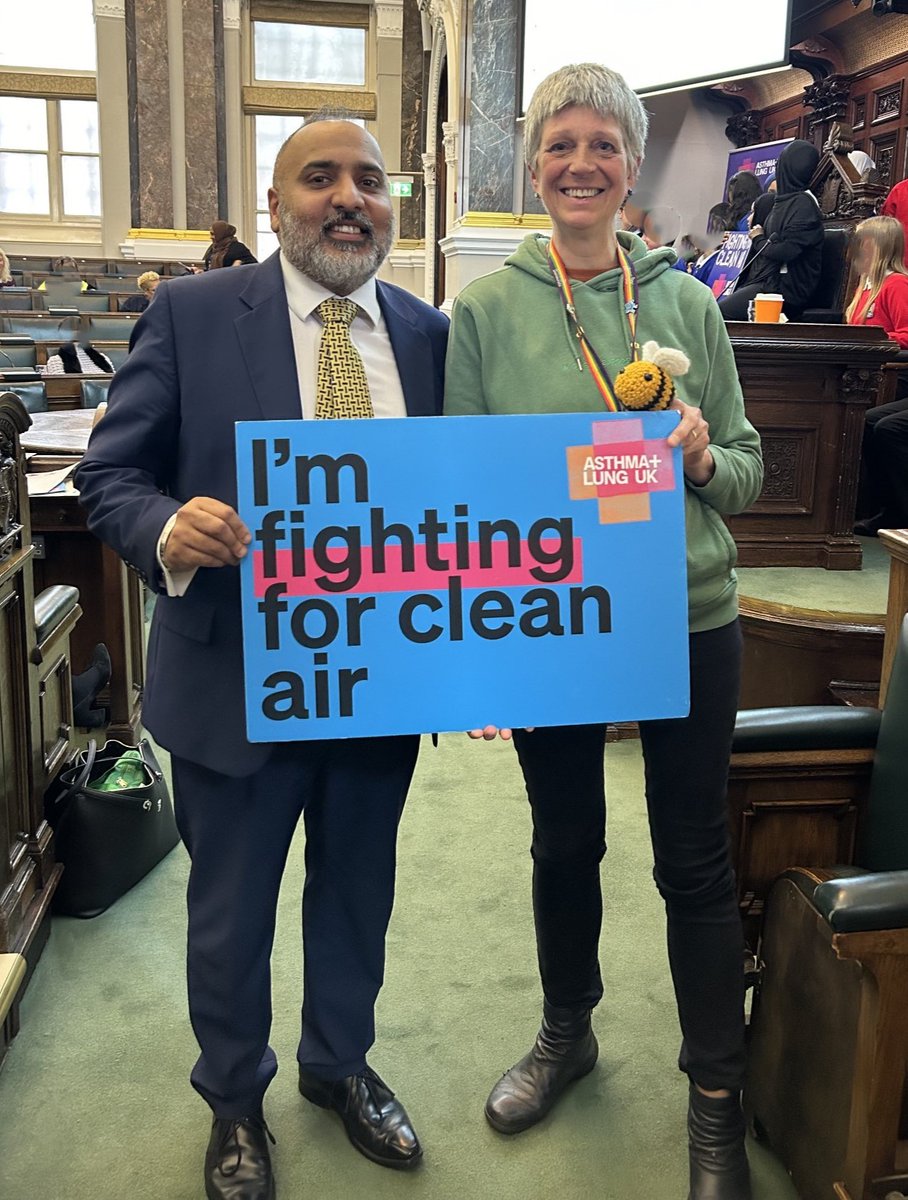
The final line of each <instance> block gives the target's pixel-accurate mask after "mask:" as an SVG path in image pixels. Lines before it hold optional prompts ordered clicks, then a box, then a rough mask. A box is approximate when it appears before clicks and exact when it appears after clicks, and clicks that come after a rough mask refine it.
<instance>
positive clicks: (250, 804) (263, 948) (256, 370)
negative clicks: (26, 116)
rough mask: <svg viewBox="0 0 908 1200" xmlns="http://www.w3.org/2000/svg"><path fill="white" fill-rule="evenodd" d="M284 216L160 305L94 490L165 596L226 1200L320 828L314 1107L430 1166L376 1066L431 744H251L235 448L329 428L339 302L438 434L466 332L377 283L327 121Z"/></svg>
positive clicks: (101, 443)
mask: <svg viewBox="0 0 908 1200" xmlns="http://www.w3.org/2000/svg"><path fill="white" fill-rule="evenodd" d="M268 201H269V208H270V212H271V227H272V229H273V230H274V231H275V232H276V233H277V234H278V237H279V240H280V243H281V250H280V252H279V253H278V254H274V255H273V256H272V257H271V258H269V259H268V260H267V261H265V262H263V263H261V264H260V265H256V266H246V267H241V268H239V269H237V270H231V271H212V272H209V273H208V274H206V275H204V276H197V277H187V278H185V279H175V280H168V281H167V283H166V284H165V285H164V286H162V287H161V288H159V289H158V294H157V297H156V299H155V303H154V304H153V305H151V306H150V307H149V308H148V310H147V312H146V313H145V314H144V315H143V316H142V317H141V318H140V320H139V323H138V325H137V327H136V330H135V333H134V337H133V344H132V348H131V352H130V355H129V358H128V359H127V361H126V363H125V364H124V365H123V367H121V369H120V370H119V371H118V373H117V375H116V378H115V379H114V381H113V383H112V384H111V388H110V397H109V409H108V412H107V414H106V416H105V417H104V419H103V420H102V421H101V422H100V424H99V425H98V426H97V428H96V429H95V432H94V434H93V435H92V439H91V444H90V446H89V449H88V452H87V454H86V455H85V458H84V460H83V462H82V464H81V465H80V467H79V470H78V473H77V486H78V488H79V490H80V492H81V497H82V503H83V504H84V506H85V508H86V509H87V510H88V514H89V525H90V527H91V528H92V529H93V530H94V531H95V532H96V533H97V534H98V536H99V537H101V538H102V539H103V540H104V541H106V542H108V543H109V544H110V545H111V546H112V547H113V548H114V549H115V550H117V552H118V553H119V554H120V555H121V556H122V557H123V558H124V559H125V561H126V562H127V563H128V564H129V565H130V566H131V567H133V569H134V570H136V571H137V572H138V573H139V575H140V576H141V577H142V579H143V580H145V581H146V582H147V583H148V585H149V586H150V587H151V588H153V589H154V590H155V591H156V592H157V593H158V598H157V602H156V605H155V613H154V620H153V624H152V629H151V635H150V639H149V645H148V684H147V689H146V693H145V697H144V702H143V704H144V722H145V724H146V726H147V727H148V729H149V730H150V731H151V733H152V734H153V735H154V737H155V738H156V739H157V741H158V742H160V744H161V745H163V746H164V747H166V748H167V749H168V750H169V751H170V752H171V756H172V764H173V781H174V797H175V806H176V810H177V820H178V824H179V827H180V832H181V834H182V837H183V840H184V842H185V844H186V847H187V849H188V851H189V854H190V857H191V860H192V867H191V872H190V880H189V891H188V912H189V939H188V986H189V1008H190V1016H191V1020H192V1025H193V1029H194V1031H195V1034H196V1037H197V1040H198V1042H199V1046H200V1050H201V1053H200V1056H199V1059H198V1061H197V1063H196V1065H195V1067H194V1069H193V1072H192V1082H193V1085H194V1086H195V1088H196V1089H197V1090H198V1091H199V1092H200V1094H201V1095H202V1096H203V1097H204V1098H205V1099H206V1100H207V1101H208V1103H209V1105H210V1106H211V1108H212V1111H213V1114H214V1121H213V1125H212V1131H211V1138H210V1141H209V1145H208V1152H207V1154H206V1159H205V1188H206V1195H207V1196H208V1197H209V1198H210V1200H270V1198H271V1197H273V1196H274V1194H275V1193H274V1179H273V1175H272V1170H271V1162H270V1156H269V1150H268V1137H269V1136H270V1134H269V1131H268V1129H267V1126H266V1125H265V1122H264V1117H263V1115H262V1099H263V1096H264V1093H265V1090H266V1088H267V1086H268V1084H269V1082H270V1081H271V1079H272V1077H273V1076H274V1073H275V1071H276V1069H277V1063H276V1059H275V1056H274V1052H273V1051H272V1049H271V1047H270V1046H269V1045H268V1037H269V1031H270V1025H271V979H270V955H271V948H272V942H273V936H274V922H275V909H276V903H277V896H278V889H279V886H280V881H281V875H282V873H283V869H284V864H285V860H286V857H287V852H288V848H289V846H290V842H291V838H292V836H293V832H294V829H295V827H296V825H297V823H298V820H299V817H300V815H302V817H303V820H304V822H305V827H306V883H305V888H304V893H303V896H304V912H303V940H304V948H305V969H304V1000H303V1010H302V1036H301V1040H300V1043H299V1050H298V1060H299V1088H300V1091H301V1092H302V1094H303V1095H304V1096H305V1097H306V1098H307V1099H309V1100H311V1101H312V1102H314V1103H315V1104H318V1105H321V1106H322V1107H324V1108H330V1109H333V1110H334V1111H336V1112H337V1113H338V1114H339V1115H340V1117H341V1119H342V1121H343V1123H344V1126H345V1128H346V1131H347V1135H348V1137H349V1138H350V1140H351V1142H352V1143H353V1144H354V1146H356V1148H357V1149H358V1150H360V1151H361V1152H362V1153H363V1154H365V1155H366V1156H367V1157H368V1158H370V1159H372V1160H373V1161H375V1162H378V1163H381V1164H382V1165H384V1166H389V1167H410V1166H413V1165H415V1164H416V1163H417V1162H418V1161H419V1160H420V1158H421V1155H422V1150H421V1147H420V1144H419V1141H418V1139H417V1137H416V1134H415V1132H414V1131H413V1127H412V1125H411V1123H410V1121H409V1118H408V1116H407V1113H406V1111H405V1110H404V1107H403V1105H402V1104H401V1103H400V1101H399V1100H397V1099H396V1098H395V1096H394V1094H393V1092H392V1091H391V1090H390V1089H389V1088H388V1087H387V1086H386V1085H385V1083H384V1082H383V1081H382V1080H381V1079H380V1077H379V1076H378V1075H377V1074H376V1073H375V1072H374V1071H373V1070H372V1069H371V1068H370V1067H369V1066H368V1065H367V1062H366V1054H367V1052H368V1050H369V1048H370V1047H371V1045H372V1043H373V1040H374V1036H375V1025H374V1004H375V999H376V997H377V995H378V991H379V989H380V987H381V983H382V976H383V970H384V949H385V933H386V929H387V925H388V920H389V918H390V915H391V907H392V903H393V896H394V871H395V847H396V836H397V826H398V822H399V820H400V816H401V812H402V809H403V805H404V800H405V798H406V793H407V788H408V786H409V783H410V779H411V776H412V773H413V768H414V766H415V763H416V755H417V748H418V739H417V738H416V737H394V738H361V739H353V740H347V741H311V742H304V743H293V744H284V745H275V746H273V745H261V744H259V745H253V744H250V742H249V741H248V740H247V738H246V731H245V723H244V692H243V664H242V627H241V618H240V590H239V572H238V563H239V562H240V560H241V559H242V558H243V557H244V556H245V554H246V553H247V549H248V544H249V541H250V533H249V531H248V529H247V528H246V526H245V525H244V524H243V522H242V521H241V520H240V518H239V516H238V515H237V513H236V502H237V500H236V469H235V452H234V442H233V439H234V423H235V422H236V421H241V420H257V419H259V420H260V419H263V418H264V419H275V420H286V419H290V418H294V417H302V418H312V417H314V416H315V402H316V377H317V366H318V362H319V354H320V345H321V337H322V328H323V327H322V320H321V317H320V313H322V312H324V313H325V314H327V311H328V310H327V309H323V310H320V309H319V307H318V306H319V304H321V303H322V302H323V301H325V300H327V299H330V298H331V297H338V296H339V297H346V298H349V299H350V300H352V301H353V302H354V303H355V305H356V313H355V316H354V317H352V325H351V326H350V332H349V336H350V341H351V342H352V345H353V347H354V348H355V352H356V355H358V358H359V360H361V363H362V367H363V368H364V371H365V379H366V382H367V384H368V396H367V398H366V403H367V404H369V403H371V407H372V411H373V412H374V415H375V416H404V415H410V416H429V415H435V414H438V413H440V412H441V406H442V391H443V370H444V355H445V347H446V342H447V319H446V317H444V316H443V315H442V314H441V313H439V312H437V311H436V310H435V309H434V308H431V307H430V306H429V305H427V304H424V303H423V302H422V301H420V300H417V299H415V298H414V297H413V296H411V295H409V294H408V293H406V292H404V291H402V290H401V289H400V288H396V287H393V286H391V285H388V284H384V283H378V282H377V281H376V280H375V272H376V271H377V270H378V268H379V267H380V265H381V263H382V262H383V261H384V259H385V257H386V256H387V254H388V251H389V250H390V248H391V245H392V242H393V238H394V219H393V210H392V207H391V201H390V198H389V190H388V181H387V177H386V174H385V170H384V166H383V163H382V157H381V153H380V151H379V148H378V146H377V144H376V143H375V141H374V139H373V138H372V137H371V136H370V135H369V134H367V133H366V132H365V131H364V130H363V129H361V128H359V127H358V126H357V125H355V124H353V123H352V122H351V121H345V120H336V119H331V118H325V119H315V120H310V121H309V122H307V124H306V125H305V126H304V127H303V128H302V129H300V130H298V131H297V132H296V133H295V134H293V135H292V136H291V137H290V138H288V140H287V141H286V142H285V143H284V146H283V147H282V148H281V150H280V153H279V154H278V158H277V161H276V163H275V168H274V180H273V187H272V188H270V189H269V193H268ZM332 303H334V304H336V303H337V301H333V302H332ZM347 308H348V309H349V306H347ZM351 311H352V310H351ZM326 320H327V315H326ZM357 369H358V368H357ZM359 378H361V375H360V376H359ZM361 390H363V391H365V388H363V389H361ZM323 412H324V409H321V410H320V412H319V415H320V416H321V415H323Z"/></svg>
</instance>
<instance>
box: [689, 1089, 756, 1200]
mask: <svg viewBox="0 0 908 1200" xmlns="http://www.w3.org/2000/svg"><path fill="white" fill-rule="evenodd" d="M687 1134H688V1140H689V1145H690V1195H689V1196H688V1200H751V1191H750V1168H749V1167H748V1164H747V1152H746V1151H745V1149H744V1114H743V1112H742V1111H741V1101H740V1099H739V1097H738V1096H737V1095H731V1096H704V1095H703V1093H702V1092H701V1091H700V1089H699V1088H698V1087H697V1086H696V1084H693V1083H692V1084H691V1085H690V1105H689V1108H688V1115H687Z"/></svg>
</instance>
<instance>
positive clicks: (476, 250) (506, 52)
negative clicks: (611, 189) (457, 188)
mask: <svg viewBox="0 0 908 1200" xmlns="http://www.w3.org/2000/svg"><path fill="white" fill-rule="evenodd" d="M520 10H521V0H472V3H471V6H470V9H469V18H468V23H467V35H466V40H467V45H466V48H465V54H466V56H467V62H468V64H469V67H468V74H469V82H468V87H467V96H466V97H465V103H464V112H463V126H462V133H463V144H464V147H465V150H464V153H465V154H466V163H465V164H464V171H463V178H462V197H461V205H460V213H461V215H460V216H459V217H458V219H457V220H456V221H455V222H454V225H453V227H452V228H451V229H450V231H449V232H448V234H447V236H445V237H443V238H442V239H441V241H440V245H441V249H442V253H443V254H444V256H445V261H446V266H445V292H446V297H445V301H444V306H445V307H448V306H449V305H450V304H451V303H452V301H453V298H454V297H455V296H456V295H457V293H458V292H459V291H460V289H461V288H462V287H464V286H465V285H466V284H467V283H469V282H470V281H471V280H473V279H476V278H478V277H479V276H480V275H485V274H488V272H490V271H494V270H496V269H497V268H498V267H500V266H501V265H502V263H503V262H504V259H505V258H507V256H508V255H509V254H511V253H512V252H513V251H514V249H516V247H517V245H518V244H519V243H520V242H521V241H522V240H523V238H524V237H525V236H526V235H527V233H529V232H531V231H533V230H535V229H548V228H550V222H549V220H548V217H547V216H546V215H545V213H544V210H543V209H542V207H541V205H540V204H539V202H538V201H537V200H536V199H535V197H534V196H533V194H532V189H531V188H530V187H529V183H528V180H527V177H526V168H525V166H524V163H523V153H522V136H521V128H520V122H519V116H520V109H519V100H518V94H517V92H518V82H519V81H518V77H517V62H518V60H519V54H520V44H519V43H520V17H521V12H520Z"/></svg>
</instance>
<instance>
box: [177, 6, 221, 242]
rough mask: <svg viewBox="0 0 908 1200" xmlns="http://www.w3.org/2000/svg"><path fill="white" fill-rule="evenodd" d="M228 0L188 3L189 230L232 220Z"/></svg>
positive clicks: (185, 40)
mask: <svg viewBox="0 0 908 1200" xmlns="http://www.w3.org/2000/svg"><path fill="white" fill-rule="evenodd" d="M222 10H223V4H222V0H182V18H183V88H182V95H183V127H184V147H185V191H186V228H187V229H208V228H209V227H210V225H211V222H212V221H213V220H215V219H216V218H221V219H222V220H229V219H230V214H229V213H228V212H227V204H226V199H227V197H226V191H227V172H226V165H227V164H226V127H225V120H224V36H223V11H222Z"/></svg>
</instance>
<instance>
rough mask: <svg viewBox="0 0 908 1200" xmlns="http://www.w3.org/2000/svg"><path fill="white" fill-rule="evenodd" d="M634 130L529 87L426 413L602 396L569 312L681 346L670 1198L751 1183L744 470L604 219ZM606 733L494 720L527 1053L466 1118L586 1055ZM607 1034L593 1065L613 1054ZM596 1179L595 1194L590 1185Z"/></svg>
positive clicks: (670, 868)
mask: <svg viewBox="0 0 908 1200" xmlns="http://www.w3.org/2000/svg"><path fill="white" fill-rule="evenodd" d="M646 131H647V115H646V111H645V110H644V108H643V105H642V104H641V102H640V100H639V98H638V96H637V95H636V94H635V93H634V92H633V91H632V90H631V89H630V88H629V87H628V85H627V83H626V82H625V80H624V79H623V78H622V77H621V76H620V75H618V74H617V73H616V72H614V71H611V70H609V69H607V68H606V67H602V66H599V65H596V64H590V63H585V64H582V65H579V66H568V67H563V68H561V69H560V70H559V71H556V72H555V73H554V74H552V75H550V76H549V77H548V78H547V79H545V80H543V82H542V83H541V84H540V85H539V87H538V88H537V89H536V92H535V93H534V95H533V98H532V100H531V102H530V104H529V106H528V108H527V114H526V126H525V150H526V160H527V166H528V167H529V170H530V175H531V178H532V182H533V186H534V189H535V191H537V192H538V193H539V194H540V195H541V196H542V200H543V203H544V204H545V207H546V210H547V211H548V213H549V216H550V217H551V220H552V227H553V233H552V237H551V240H550V239H548V238H545V237H543V236H541V235H539V236H536V235H530V236H529V237H527V238H525V239H524V241H523V242H522V243H521V244H520V245H519V246H518V248H517V250H516V251H515V253H514V254H512V255H511V257H510V258H509V259H508V260H507V262H506V264H505V266H504V268H503V269H502V270H500V271H495V272H493V273H492V274H490V275H486V276H483V277H482V278H480V279H476V280H474V281H473V282H472V283H470V284H468V285H467V287H466V288H465V289H463V291H461V293H460V294H459V296H458V297H457V299H456V300H455V302H454V312H453V316H452V324H451V336H450V342H449V347H448V358H447V377H446V380H447V381H446V388H445V412H446V413H451V414H455V415H480V414H506V413H545V412H589V413H599V412H604V411H605V410H606V407H607V401H606V397H607V396H608V395H609V392H610V388H609V381H608V380H607V379H605V377H604V376H603V377H601V378H600V379H597V378H596V377H595V376H594V375H593V374H592V373H590V372H589V371H587V370H585V369H584V370H582V371H580V372H578V370H577V358H578V355H577V351H576V349H575V347H576V340H575V337H574V335H573V333H572V332H571V326H572V324H573V323H574V316H573V314H574V313H575V312H576V321H577V323H578V325H582V327H583V329H585V330H586V333H587V336H588V339H589V341H590V342H591V344H592V346H593V348H594V349H595V351H596V355H597V357H598V359H599V360H600V362H601V363H603V364H605V363H607V364H608V366H609V368H610V369H611V370H612V371H614V372H616V373H617V371H618V370H620V369H621V368H622V367H624V366H625V365H626V364H627V363H628V361H629V360H632V359H633V358H634V357H635V355H634V351H633V348H632V347H633V345H634V343H635V342H636V343H640V344H642V343H645V342H646V341H647V340H649V339H650V338H654V339H657V340H658V341H659V342H660V343H661V344H662V345H668V346H673V347H677V348H678V349H680V350H682V351H683V352H684V353H685V354H686V355H687V357H688V358H689V359H690V362H691V368H690V371H689V372H688V373H687V374H686V375H684V376H683V378H679V379H678V381H677V385H678V391H679V396H678V397H677V398H676V399H675V401H674V402H673V404H672V407H673V408H674V409H675V410H676V411H677V412H678V414H679V418H680V419H679V423H678V425H677V426H676V427H675V429H674V431H673V433H672V434H671V435H670V436H669V438H668V439H667V447H668V448H671V447H674V446H680V447H681V450H682V454H683V470H684V485H685V486H684V503H685V510H686V519H687V554H688V609H689V623H690V636H689V642H688V646H689V653H690V683H691V701H690V715H689V716H687V717H683V718H678V719H675V720H665V721H641V723H640V737H641V742H642V746H643V756H644V762H645V765H646V802H647V807H648V812H649V821H650V829H651V833H652V839H653V846H654V853H655V863H656V869H655V878H656V883H657V886H658V888H659V891H660V893H661V895H662V897H663V899H664V901H665V906H666V912H667V918H668V945H669V959H670V964H671V972H672V978H673V981H674V985H675V993H676V996H677V1003H678V1012H679V1016H680V1021H681V1027H682V1033H683V1044H682V1048H681V1056H680V1060H679V1065H680V1067H681V1070H682V1071H684V1072H685V1074H686V1075H687V1077H688V1080H689V1109H688V1132H689V1148H690V1198H691V1200H750V1197H751V1187H750V1177H749V1171H748V1164H747V1157H746V1153H745V1148H744V1117H743V1113H742V1111H741V1105H740V1091H741V1087H742V1084H743V1080H744V1064H745V1042H744V978H743V971H742V965H741V964H742V960H743V954H744V945H743V932H742V926H741V919H740V916H739V913H738V902H737V897H736V890H735V879H734V872H733V869H732V864H731V856H730V850H729V835H728V817H727V810H726V805H727V799H726V784H727V776H728V764H729V756H730V751H731V739H732V732H733V730H734V724H735V716H736V713H737V707H738V684H739V669H740V655H741V633H740V629H739V625H738V617H737V594H736V581H735V574H734V570H733V565H734V562H735V557H736V553H735V545H734V542H733V541H732V538H731V535H730V534H729V533H728V530H727V529H726V527H725V524H724V522H723V520H722V516H723V515H724V514H729V513H735V512H742V511H743V510H744V509H746V508H747V507H748V506H749V505H750V504H752V503H753V501H754V500H755V499H756V497H757V496H758V495H759V492H760V487H761V482H762V477H763V466H762V461H761V457H760V439H759V437H758V435H757V433H756V430H755V429H754V428H753V426H752V425H751V424H750V423H749V422H748V420H747V417H746V416H745V413H744V401H743V397H742V394H741V386H740V383H739V381H738V373H737V369H736V367H735V361H734V355H733V354H732V349H731V344H730V343H729V340H728V335H727V333H726V330H725V326H724V324H723V322H722V319H721V316H720V314H719V310H718V308H717V306H716V304H715V301H714V300H713V297H712V295H711V294H710V292H709V291H708V289H706V288H704V287H703V286H702V285H701V284H699V283H697V282H695V281H694V280H692V279H689V278H688V277H687V275H685V274H682V273H681V272H680V271H673V270H671V265H672V263H673V262H674V257H675V256H674V253H673V251H671V250H669V249H666V248H664V247H663V248H659V249H657V250H652V251H647V249H646V246H645V245H644V244H643V242H642V240H641V239H640V238H639V237H636V236H635V235H633V234H628V233H624V232H623V231H616V229H615V218H616V215H617V212H618V209H619V206H620V205H621V203H622V201H623V199H624V196H625V194H626V192H627V190H628V188H630V187H633V186H634V183H635V181H636V176H637V172H638V170H639V168H640V164H641V162H642V160H643V151H644V143H645V140H646ZM565 278H569V280H570V281H571V285H570V292H571V296H572V297H573V298H572V299H571V296H569V295H568V292H567V290H565V289H564V287H563V282H564V279H565ZM635 292H636V294H637V300H636V301H635V300H634V299H633V297H634V294H635ZM528 331H531V332H530V333H529V334H528ZM102 424H103V422H102ZM498 436H506V435H502V434H501V433H500V432H499V433H498ZM569 686H570V680H568V679H566V680H565V687H569ZM500 732H501V734H502V735H503V736H506V737H510V735H511V731H509V730H502V731H500ZM498 733H499V731H498V730H496V729H495V728H493V727H491V726H489V727H486V728H485V729H481V730H479V729H477V730H474V731H473V733H472V735H471V736H474V737H476V738H485V739H486V740H489V741H491V740H493V739H494V738H495V737H496V735H497V734H498ZM605 734H606V730H605V726H604V725H576V726H562V727H560V728H559V727H555V728H546V729H536V730H532V731H530V730H524V729H520V730H514V731H513V737H514V744H515V747H516V750H517V756H518V759H519V761H520V766H521V769H522V771H523V776H524V780H525V782H526V788H527V797H528V799H529V802H530V808H531V812H532V821H533V835H532V856H533V910H534V917H535V924H536V946H537V953H538V961H539V968H540V975H541V979H542V995H543V1014H542V1025H541V1028H540V1031H539V1034H538V1036H537V1038H536V1041H535V1043H534V1044H533V1046H532V1048H531V1049H530V1050H529V1052H528V1053H527V1054H526V1055H525V1056H524V1058H522V1059H521V1060H520V1062H518V1063H517V1064H516V1065H515V1066H513V1067H512V1068H511V1069H510V1070H509V1071H507V1072H506V1073H505V1074H504V1076H503V1077H502V1078H501V1079H500V1080H499V1082H498V1083H496V1084H495V1086H494V1088H493V1089H492V1092H491V1094H490V1096H489V1098H488V1101H487V1102H486V1108H485V1113H486V1119H487V1120H488V1122H489V1124H490V1125H492V1127H493V1128H494V1129H496V1130H498V1131H499V1132H501V1133H506V1134H517V1133H520V1132H521V1131H522V1130H524V1129H528V1128H529V1127H530V1126H532V1125H535V1124H536V1123H537V1122H538V1121H540V1120H542V1118H543V1117H544V1116H545V1115H546V1114H547V1113H548V1112H549V1111H550V1110H551V1109H552V1108H553V1107H554V1105H555V1104H556V1103H557V1101H558V1099H559V1097H560V1096H561V1094H562V1093H563V1092H564V1090H565V1089H566V1088H567V1087H568V1085H569V1084H571V1083H572V1082H573V1081H574V1080H575V1079H579V1078H580V1077H581V1076H582V1075H585V1074H587V1073H588V1072H589V1071H591V1070H592V1069H593V1066H594V1065H595V1063H596V1059H597V1056H598V1045H597V1042H596V1037H595V1035H594V1032H593V1028H592V1024H591V1015H592V1010H593V1009H594V1008H595V1007H596V1005H597V1004H598V1003H599V1000H600V999H601V997H602V994H603V987H602V978H601V974H600V967H599V935H600V929H601V924H602V890H601V880H600V863H601V860H602V857H603V855H604V853H605V784H604V779H603V755H604V752H605ZM616 1037H618V1038H619V1041H617V1042H616V1046H617V1047H618V1049H616V1050H615V1051H613V1052H612V1053H613V1055H616V1056H617V1057H615V1058H614V1059H613V1062H617V1060H618V1058H620V1059H622V1060H627V1059H628V1056H629V1055H630V1056H631V1059H632V1057H633V1053H634V1051H633V1050H632V1049H631V1048H630V1047H628V1046H626V1045H624V1044H622V1043H620V1035H616ZM637 1053H645V1049H644V1047H642V1046H641V1047H638V1048H637ZM627 1065H628V1066H629V1069H631V1070H633V1067H632V1064H631V1063H628V1064H627ZM640 1149H641V1154H642V1153H643V1151H644V1148H643V1147H642V1146H641V1148H640ZM603 1187H604V1189H605V1190H604V1191H603V1193H602V1194H603V1195H604V1194H607V1193H608V1190H609V1189H608V1183H607V1181H605V1180H604V1181H603ZM646 1190H647V1189H646V1187H645V1181H644V1180H643V1179H642V1178H641V1189H640V1191H641V1194H645V1193H646Z"/></svg>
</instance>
